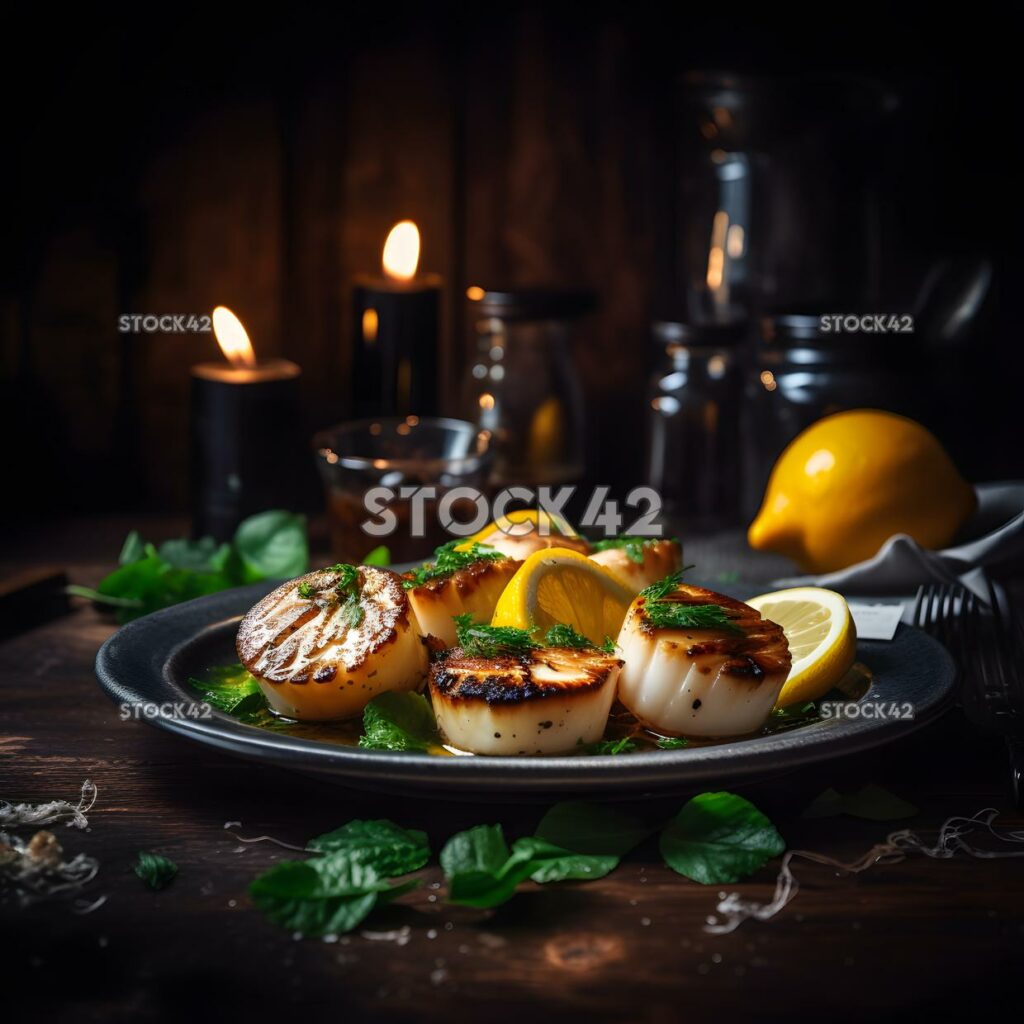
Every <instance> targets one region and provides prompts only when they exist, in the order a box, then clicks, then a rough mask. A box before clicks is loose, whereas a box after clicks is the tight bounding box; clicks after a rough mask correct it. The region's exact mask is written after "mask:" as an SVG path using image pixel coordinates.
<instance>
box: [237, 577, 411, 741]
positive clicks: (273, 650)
mask: <svg viewBox="0 0 1024 1024" xmlns="http://www.w3.org/2000/svg"><path fill="white" fill-rule="evenodd" d="M343 568H344V569H347V570H348V572H349V574H350V575H351V572H352V570H351V567H348V566H346V567H343ZM345 579H346V575H345V574H344V573H343V572H341V571H339V570H338V569H335V568H332V569H320V570H318V571H316V572H311V573H308V574H307V575H305V576H301V577H299V578H298V579H295V580H291V581H290V582H288V583H285V584H284V585H283V586H280V587H278V588H277V590H275V591H273V592H272V593H270V594H268V595H267V596H266V597H265V598H263V600H262V601H260V603H259V604H257V605H256V606H255V607H254V608H252V609H251V610H250V611H249V613H248V614H247V615H246V616H245V618H244V619H242V623H241V625H240V626H239V627H238V639H237V641H236V647H237V649H238V657H239V659H240V660H241V662H242V664H243V665H244V666H245V667H246V668H247V669H248V670H249V672H250V673H252V675H253V676H254V677H255V679H256V681H257V682H258V683H259V684H260V688H261V689H262V690H263V693H264V694H265V696H266V698H267V701H268V703H269V704H270V706H271V707H272V708H273V709H274V710H275V711H276V712H278V713H279V714H282V715H285V716H287V717H288V718H297V719H302V720H306V721H326V720H330V719H338V718H349V717H352V716H354V715H358V714H359V713H360V712H361V711H362V710H363V708H364V707H365V706H366V704H367V703H368V702H369V701H370V700H371V699H372V698H373V697H376V696H377V694H378V693H381V692H383V691H384V690H415V689H416V688H417V687H419V686H420V684H421V683H422V682H423V679H424V677H425V676H426V672H427V650H426V648H425V647H424V645H423V643H422V642H421V640H420V638H419V636H418V634H417V632H416V629H415V628H414V627H413V624H412V617H411V615H410V608H409V599H408V597H407V596H406V593H405V591H404V590H403V589H402V581H401V578H400V577H399V576H398V575H397V574H396V573H393V572H391V571H390V570H389V569H377V568H373V567H371V566H360V567H359V568H358V570H357V573H356V575H355V577H354V579H353V580H352V582H351V583H350V584H349V585H348V586H347V587H345V586H344V581H345ZM339 583H341V584H343V589H342V590H341V591H339Z"/></svg>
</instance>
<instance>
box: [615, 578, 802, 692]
mask: <svg viewBox="0 0 1024 1024" xmlns="http://www.w3.org/2000/svg"><path fill="white" fill-rule="evenodd" d="M660 600H662V601H668V602H672V603H673V604H684V605H699V604H717V605H718V606H719V607H721V608H724V609H725V610H726V611H727V612H729V613H730V614H729V618H730V620H731V622H732V624H733V626H735V627H736V628H737V629H739V630H740V631H741V632H740V633H733V632H731V631H725V630H721V629H685V630H681V629H664V628H660V627H658V626H655V625H653V624H652V623H651V621H650V619H648V617H647V614H646V612H645V611H644V605H645V604H646V598H644V597H643V596H641V597H638V598H637V599H636V602H635V604H634V606H633V607H634V614H635V615H636V616H637V617H638V618H637V621H638V624H639V626H640V629H641V630H642V631H643V632H645V633H657V634H661V635H665V634H675V635H676V636H677V637H679V636H685V641H682V640H680V641H678V642H686V644H687V647H686V653H687V655H688V656H689V657H691V658H696V657H699V656H700V655H705V654H707V655H720V656H722V657H723V658H725V662H724V664H723V665H722V671H723V672H725V673H726V674H728V675H731V676H740V677H744V676H745V677H748V678H751V679H754V680H757V681H760V680H761V679H762V678H764V676H766V675H772V674H774V673H779V672H783V673H786V672H789V670H790V668H791V667H792V664H793V660H792V658H791V656H790V653H789V642H788V641H787V640H786V634H785V633H784V632H783V629H782V627H781V626H780V625H778V624H777V623H775V622H772V621H771V620H770V619H763V618H761V613H760V612H759V611H757V609H755V608H751V607H750V605H749V604H744V603H743V602H742V601H737V600H736V599H735V598H733V597H726V596H725V594H719V593H717V592H716V591H714V590H705V589H704V588H703V587H694V586H691V585H689V584H687V583H681V584H679V586H678V587H677V589H676V590H675V591H674V592H673V593H671V594H668V595H666V596H665V597H663V598H661V599H660Z"/></svg>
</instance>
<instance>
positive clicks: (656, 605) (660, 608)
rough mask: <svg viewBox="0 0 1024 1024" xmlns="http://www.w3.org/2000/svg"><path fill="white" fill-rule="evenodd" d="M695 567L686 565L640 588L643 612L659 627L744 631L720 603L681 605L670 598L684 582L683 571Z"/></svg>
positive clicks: (653, 624)
mask: <svg viewBox="0 0 1024 1024" xmlns="http://www.w3.org/2000/svg"><path fill="white" fill-rule="evenodd" d="M692 568H693V566H692V565H686V566H683V568H682V569H679V570H678V571H677V572H674V573H671V574H670V575H668V576H666V577H665V578H664V579H663V580H658V582H657V583H652V584H651V585H650V586H649V587H645V588H644V589H643V590H641V591H640V596H641V597H642V598H644V614H645V615H646V616H647V619H648V621H649V622H650V623H651V625H652V626H654V627H655V628H656V629H724V630H726V631H727V632H730V633H742V632H743V631H742V630H741V629H740V628H739V627H738V626H735V625H733V622H732V618H731V616H730V615H729V614H728V613H727V612H726V610H725V609H724V608H723V607H721V605H717V604H682V603H680V602H677V601H670V600H667V598H668V597H669V595H670V594H672V593H673V592H674V591H675V590H676V588H677V587H678V586H679V584H680V583H682V582H683V574H684V573H685V572H686V571H687V570H688V569H692Z"/></svg>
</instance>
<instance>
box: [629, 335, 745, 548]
mask: <svg viewBox="0 0 1024 1024" xmlns="http://www.w3.org/2000/svg"><path fill="white" fill-rule="evenodd" d="M745 332H746V329H745V327H744V325H743V324H742V323H735V324H714V325H713V324H704V325H701V326H694V325H690V324H683V323H675V322H667V321H662V322H658V323H655V324H654V326H653V334H654V340H655V342H656V343H657V345H658V346H659V350H660V351H659V363H658V367H657V369H656V370H655V372H654V375H653V376H652V377H651V381H650V385H649V387H648V394H647V399H648V444H647V481H648V483H650V485H651V486H652V487H654V489H655V490H657V491H658V492H659V494H660V495H661V498H662V508H663V516H664V519H665V521H666V522H667V523H669V524H670V526H671V528H672V529H673V530H674V531H676V532H683V531H685V530H708V529H717V528H721V527H723V526H728V525H732V524H734V523H735V522H736V521H737V517H738V514H739V485H740V472H739V460H738V458H737V456H738V451H739V412H740V392H741V387H742V369H741V362H740V351H739V347H740V343H741V342H742V341H743V338H744V336H745Z"/></svg>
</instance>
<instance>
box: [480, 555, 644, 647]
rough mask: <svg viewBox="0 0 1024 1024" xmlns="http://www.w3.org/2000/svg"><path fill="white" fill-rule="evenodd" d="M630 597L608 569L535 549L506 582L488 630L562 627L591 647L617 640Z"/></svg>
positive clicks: (582, 557) (576, 557)
mask: <svg viewBox="0 0 1024 1024" xmlns="http://www.w3.org/2000/svg"><path fill="white" fill-rule="evenodd" d="M632 599H633V595H632V594H631V593H630V591H629V590H628V589H627V588H626V587H624V586H623V585H622V584H621V583H620V582H619V581H618V580H617V579H616V578H615V577H614V576H613V575H612V574H611V573H610V572H608V570H607V569H605V568H603V567H602V566H600V565H598V564H597V563H596V562H592V561H591V560H590V559H589V558H587V557H586V555H581V554H580V553H579V552H578V551H570V550H569V549H568V548H546V549H545V550H543V551H536V552H534V553H533V554H532V555H530V557H529V558H527V559H526V561H525V562H523V564H522V565H521V566H520V567H519V571H518V572H517V573H516V574H515V576H513V577H512V579H511V580H509V583H508V586H507V587H505V589H504V591H503V592H502V595H501V597H500V598H498V604H497V607H496V608H495V610H494V617H493V618H492V619H491V625H493V626H515V627H517V628H519V629H533V628H534V627H537V629H538V630H540V632H542V633H543V632H546V631H547V630H548V629H549V628H550V627H551V626H553V625H555V624H556V623H559V622H564V623H567V624H568V625H570V626H572V627H573V629H575V630H576V631H577V632H579V633H582V634H583V635H584V636H586V637H587V639H588V640H590V641H591V642H592V643H595V644H601V643H604V640H605V638H606V637H609V636H610V637H613V638H614V637H616V636H617V635H618V633H619V629H620V628H621V626H622V620H623V619H624V618H625V617H626V611H627V610H628V608H629V605H630V602H631V601H632Z"/></svg>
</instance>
